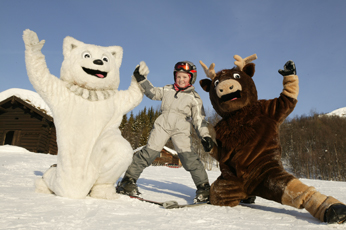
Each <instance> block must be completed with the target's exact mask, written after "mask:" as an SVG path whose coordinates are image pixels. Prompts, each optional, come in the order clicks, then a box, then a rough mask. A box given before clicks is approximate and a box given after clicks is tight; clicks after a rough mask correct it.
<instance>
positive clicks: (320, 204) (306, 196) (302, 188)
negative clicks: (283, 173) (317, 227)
mask: <svg viewBox="0 0 346 230" xmlns="http://www.w3.org/2000/svg"><path fill="white" fill-rule="evenodd" d="M282 204H285V205H289V206H292V207H295V208H299V209H300V208H305V209H306V210H307V211H308V212H309V213H310V214H311V215H312V216H314V217H315V218H317V219H319V220H320V221H322V222H329V223H333V222H334V221H332V220H331V219H336V221H335V222H340V223H341V222H343V221H345V219H346V206H345V205H344V204H342V203H341V202H340V201H338V200H337V199H335V198H333V197H331V196H326V195H323V194H321V193H320V192H318V191H316V189H315V188H314V187H311V186H307V185H305V184H303V183H302V182H301V181H300V180H298V179H293V180H291V181H290V182H289V183H288V184H287V186H286V188H285V191H284V194H283V196H282ZM333 204H340V207H341V210H340V213H338V212H336V213H335V215H336V216H334V215H333V214H330V215H325V214H326V211H327V209H328V208H329V207H330V206H331V205H333ZM340 215H341V219H340V218H338V216H339V217H340Z"/></svg>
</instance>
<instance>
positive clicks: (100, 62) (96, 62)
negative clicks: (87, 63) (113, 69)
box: [94, 59, 103, 65]
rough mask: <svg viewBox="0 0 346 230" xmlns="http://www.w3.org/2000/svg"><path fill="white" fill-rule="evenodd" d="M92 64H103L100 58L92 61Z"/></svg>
mask: <svg viewBox="0 0 346 230" xmlns="http://www.w3.org/2000/svg"><path fill="white" fill-rule="evenodd" d="M94 64H95V65H103V61H102V60H100V59H97V60H95V61H94Z"/></svg>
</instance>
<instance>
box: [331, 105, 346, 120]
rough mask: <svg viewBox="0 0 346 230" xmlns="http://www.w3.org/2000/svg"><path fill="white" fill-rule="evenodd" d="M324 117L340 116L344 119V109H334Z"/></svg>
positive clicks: (345, 111)
mask: <svg viewBox="0 0 346 230" xmlns="http://www.w3.org/2000/svg"><path fill="white" fill-rule="evenodd" d="M326 115H329V116H333V115H334V116H340V117H345V118H346V107H344V108H340V109H336V110H334V111H332V112H330V113H327V114H326Z"/></svg>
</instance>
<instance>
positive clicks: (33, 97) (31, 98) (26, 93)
mask: <svg viewBox="0 0 346 230" xmlns="http://www.w3.org/2000/svg"><path fill="white" fill-rule="evenodd" d="M12 96H16V97H19V98H21V99H22V100H23V101H25V102H27V103H29V104H30V105H32V106H34V107H36V108H37V109H41V110H43V111H46V114H48V115H49V116H51V117H52V116H53V115H52V112H51V110H50V108H49V107H48V105H47V104H46V102H45V101H44V100H43V99H42V97H41V96H40V95H39V94H38V93H36V92H34V91H31V90H26V89H18V88H12V89H8V90H5V91H3V92H1V93H0V102H1V101H3V100H6V99H7V98H9V97H12Z"/></svg>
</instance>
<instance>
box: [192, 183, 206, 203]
mask: <svg viewBox="0 0 346 230" xmlns="http://www.w3.org/2000/svg"><path fill="white" fill-rule="evenodd" d="M209 191H210V185H209V183H208V182H207V183H203V184H200V185H198V186H197V191H196V197H195V199H194V200H193V202H194V203H200V202H208V201H209Z"/></svg>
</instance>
